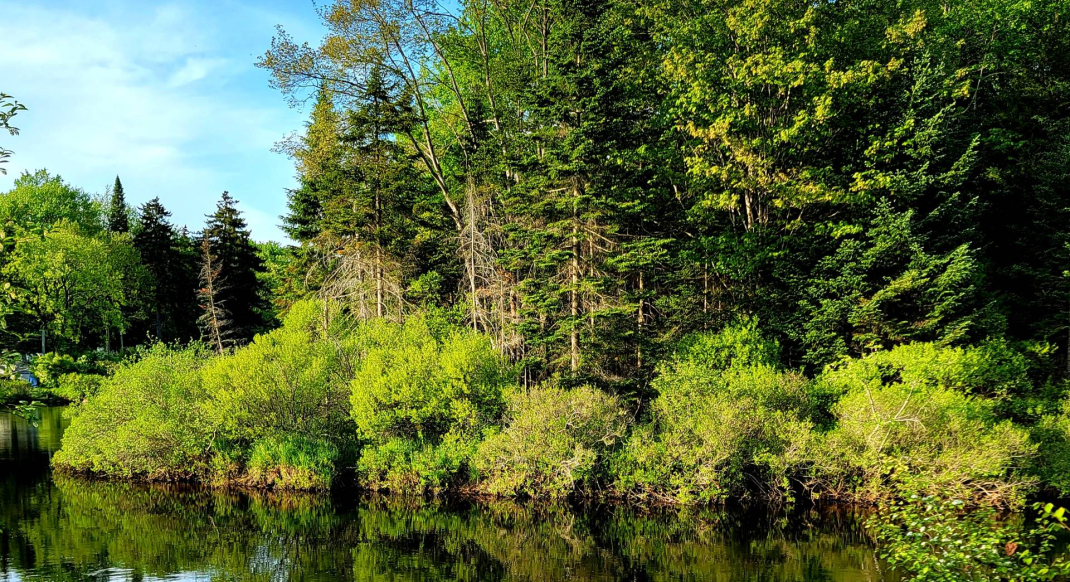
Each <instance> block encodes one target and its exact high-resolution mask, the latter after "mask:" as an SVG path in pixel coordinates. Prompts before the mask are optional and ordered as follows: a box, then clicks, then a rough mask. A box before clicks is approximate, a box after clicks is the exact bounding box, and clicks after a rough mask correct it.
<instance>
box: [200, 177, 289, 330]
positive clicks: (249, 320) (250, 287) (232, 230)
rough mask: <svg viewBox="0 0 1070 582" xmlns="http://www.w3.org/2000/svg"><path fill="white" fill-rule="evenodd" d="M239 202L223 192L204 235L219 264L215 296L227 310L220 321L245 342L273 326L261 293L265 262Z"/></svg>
mask: <svg viewBox="0 0 1070 582" xmlns="http://www.w3.org/2000/svg"><path fill="white" fill-rule="evenodd" d="M237 204H238V201H237V200H235V199H234V198H232V197H231V196H230V194H229V193H227V192H223V195H222V196H221V197H220V200H219V202H218V203H217V204H216V210H215V212H213V213H212V214H210V215H208V220H207V222H206V223H205V225H204V233H203V238H204V240H205V241H207V243H208V248H209V251H210V253H211V254H212V256H213V257H214V262H215V263H216V264H214V265H213V270H215V275H214V276H215V279H216V280H215V281H214V288H213V290H212V293H213V295H214V297H213V299H214V302H215V304H216V305H218V306H221V307H222V309H224V310H225V311H226V321H225V322H220V324H221V325H222V324H224V323H225V325H223V327H225V328H226V331H227V335H229V336H230V337H231V339H232V340H235V341H238V342H239V343H245V342H248V341H250V340H252V339H253V336H255V335H256V334H257V333H259V332H261V331H265V330H266V329H270V328H271V327H273V326H272V325H271V324H269V322H267V321H265V319H264V314H265V313H268V312H269V309H268V305H267V304H266V303H265V301H264V296H263V294H262V293H261V279H260V278H261V276H262V275H261V274H262V273H263V271H264V262H263V260H262V259H261V258H260V256H259V254H258V252H257V247H256V245H255V244H254V243H253V241H252V236H251V234H250V232H249V229H248V226H247V225H246V223H245V219H244V218H242V213H241V211H240V210H238V207H237ZM203 267H204V264H203V259H202V268H203ZM202 307H203V306H202ZM206 335H207V334H206Z"/></svg>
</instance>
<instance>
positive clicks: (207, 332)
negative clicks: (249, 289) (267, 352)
mask: <svg viewBox="0 0 1070 582" xmlns="http://www.w3.org/2000/svg"><path fill="white" fill-rule="evenodd" d="M221 272H222V267H221V266H220V264H219V258H218V257H217V256H216V255H215V254H213V253H212V245H211V243H210V242H209V240H208V237H204V239H203V240H202V241H201V272H200V281H201V288H200V289H199V290H198V291H197V296H198V298H199V299H200V302H201V310H202V311H203V313H201V316H200V317H199V318H197V323H198V324H199V325H200V326H201V333H202V334H203V335H204V337H206V338H207V339H208V342H209V344H210V345H211V346H212V348H213V349H215V350H216V352H218V353H223V352H225V351H226V349H227V347H229V346H230V345H231V344H232V343H233V340H232V339H230V336H231V329H230V327H231V322H230V318H229V316H228V314H227V310H226V306H225V305H223V303H224V301H221V300H220V299H219V296H220V294H221V293H222V292H223V290H224V289H225V288H226V283H225V282H224V280H223V277H222V276H221Z"/></svg>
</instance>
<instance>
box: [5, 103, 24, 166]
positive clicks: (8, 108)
mask: <svg viewBox="0 0 1070 582" xmlns="http://www.w3.org/2000/svg"><path fill="white" fill-rule="evenodd" d="M19 111H26V106H25V105H23V104H22V103H19V102H18V101H17V100H15V98H14V97H12V96H11V95H8V94H7V93H3V92H0V129H2V130H4V131H6V132H7V133H8V135H18V134H19V128H17V127H15V126H13V125H11V118H13V117H15V116H16V115H18V113H19ZM13 153H14V152H12V151H11V150H9V149H6V148H3V147H0V175H4V174H7V168H5V167H3V166H2V164H6V163H7V159H8V158H9V157H11V154H13Z"/></svg>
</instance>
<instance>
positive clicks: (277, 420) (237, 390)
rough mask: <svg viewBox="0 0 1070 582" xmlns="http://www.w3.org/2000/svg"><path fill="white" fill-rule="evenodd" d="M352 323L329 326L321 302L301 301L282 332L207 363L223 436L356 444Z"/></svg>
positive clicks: (212, 407) (242, 440) (245, 441)
mask: <svg viewBox="0 0 1070 582" xmlns="http://www.w3.org/2000/svg"><path fill="white" fill-rule="evenodd" d="M348 324H349V322H348V320H347V319H346V318H344V317H336V318H333V319H331V320H330V323H327V324H324V310H323V305H322V304H321V303H318V302H311V301H302V302H298V303H296V304H295V305H293V307H291V308H290V310H289V312H288V313H287V315H286V317H285V319H284V320H283V326H282V327H281V328H279V329H276V330H274V331H271V332H269V333H266V334H263V335H258V336H256V338H255V340H254V341H253V342H252V343H251V344H249V345H247V346H245V347H243V348H239V349H238V350H236V351H235V352H234V353H233V354H231V355H228V356H226V357H221V358H216V359H215V360H213V362H212V363H211V364H209V365H208V366H206V367H205V369H204V371H203V378H204V386H205V390H206V392H207V394H208V396H209V401H208V403H207V404H206V408H207V411H208V414H209V416H210V417H211V421H212V423H213V424H214V425H215V426H217V427H218V428H219V431H220V436H221V437H222V438H224V439H226V440H229V441H233V442H235V443H238V444H241V445H249V444H251V443H253V442H254V441H257V440H260V439H265V438H270V437H281V436H284V435H289V434H300V435H304V436H308V437H310V438H313V439H326V440H332V441H333V442H335V443H336V444H338V443H340V442H341V441H343V440H347V439H349V440H351V437H352V435H353V432H354V431H353V424H352V422H351V421H350V420H349V407H348V396H349V385H348V380H349V377H350V375H351V372H350V371H349V370H350V369H351V368H352V367H353V365H354V363H353V362H351V361H350V357H351V355H350V350H347V349H346V347H345V345H344V341H345V340H346V338H347V337H348V335H349V329H348V327H347V326H348Z"/></svg>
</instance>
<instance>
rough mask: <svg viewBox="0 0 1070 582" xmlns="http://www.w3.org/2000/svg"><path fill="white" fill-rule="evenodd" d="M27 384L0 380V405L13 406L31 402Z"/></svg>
mask: <svg viewBox="0 0 1070 582" xmlns="http://www.w3.org/2000/svg"><path fill="white" fill-rule="evenodd" d="M32 388H33V386H30V384H29V382H25V381H23V380H8V379H4V378H0V404H15V403H17V402H21V401H24V400H25V401H29V400H33V395H32V394H31V389H32Z"/></svg>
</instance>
